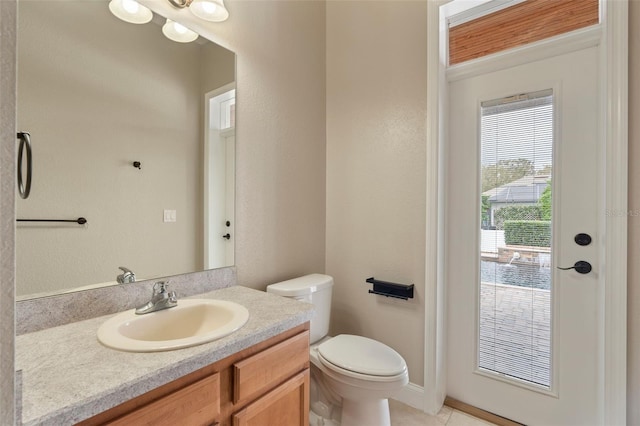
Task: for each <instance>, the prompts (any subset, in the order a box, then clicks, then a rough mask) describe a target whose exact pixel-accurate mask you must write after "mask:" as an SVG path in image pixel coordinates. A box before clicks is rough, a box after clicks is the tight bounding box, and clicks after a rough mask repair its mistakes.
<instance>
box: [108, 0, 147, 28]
mask: <svg viewBox="0 0 640 426" xmlns="http://www.w3.org/2000/svg"><path fill="white" fill-rule="evenodd" d="M109 10H110V11H111V13H113V14H114V15H115V16H116V17H117V18H119V19H122V20H123V21H125V22H129V23H131V24H146V23H147V22H149V21H151V19H152V18H153V12H151V10H150V9H149V8H146V7H144V6H142V5H141V4H140V3H138V2H137V1H136V0H111V1H110V2H109Z"/></svg>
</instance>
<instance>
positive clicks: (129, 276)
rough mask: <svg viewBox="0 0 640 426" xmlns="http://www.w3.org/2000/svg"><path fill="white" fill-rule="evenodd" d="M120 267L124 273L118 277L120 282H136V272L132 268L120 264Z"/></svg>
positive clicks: (117, 279)
mask: <svg viewBox="0 0 640 426" xmlns="http://www.w3.org/2000/svg"><path fill="white" fill-rule="evenodd" d="M118 269H120V270H121V271H122V274H120V275H118V276H117V278H116V281H117V282H118V284H124V283H134V282H136V274H134V273H133V271H132V270H130V269H129V268H125V267H124V266H118Z"/></svg>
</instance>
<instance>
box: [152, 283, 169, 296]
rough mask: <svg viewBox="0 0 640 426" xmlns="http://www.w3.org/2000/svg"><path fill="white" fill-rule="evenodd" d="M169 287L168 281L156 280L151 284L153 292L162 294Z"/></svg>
mask: <svg viewBox="0 0 640 426" xmlns="http://www.w3.org/2000/svg"><path fill="white" fill-rule="evenodd" d="M167 287H169V281H158V282H156V283H155V284H154V285H153V294H154V295H156V294H164V293H166V292H167Z"/></svg>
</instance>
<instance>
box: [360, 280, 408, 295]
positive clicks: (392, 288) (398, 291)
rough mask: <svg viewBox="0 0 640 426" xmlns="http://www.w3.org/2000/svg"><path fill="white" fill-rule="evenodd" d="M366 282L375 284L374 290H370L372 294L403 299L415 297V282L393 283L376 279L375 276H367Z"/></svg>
mask: <svg viewBox="0 0 640 426" xmlns="http://www.w3.org/2000/svg"><path fill="white" fill-rule="evenodd" d="M366 282H368V283H371V284H373V290H369V293H371V294H377V295H380V296H385V297H394V298H396V299H403V300H408V299H413V287H414V285H413V284H398V283H392V282H389V281H381V280H376V279H375V278H374V277H371V278H367V279H366Z"/></svg>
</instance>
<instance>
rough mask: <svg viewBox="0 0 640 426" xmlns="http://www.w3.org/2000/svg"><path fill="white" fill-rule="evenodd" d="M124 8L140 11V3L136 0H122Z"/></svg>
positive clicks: (135, 11) (130, 10)
mask: <svg viewBox="0 0 640 426" xmlns="http://www.w3.org/2000/svg"><path fill="white" fill-rule="evenodd" d="M122 8H123V9H124V10H126V11H127V12H129V13H133V14H135V13H138V10H140V5H139V4H138V2H137V1H135V0H122Z"/></svg>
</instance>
